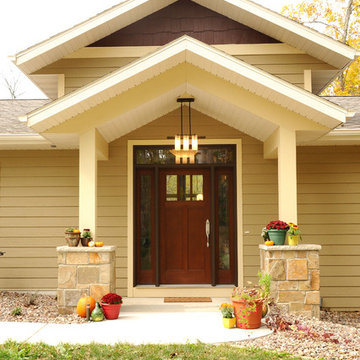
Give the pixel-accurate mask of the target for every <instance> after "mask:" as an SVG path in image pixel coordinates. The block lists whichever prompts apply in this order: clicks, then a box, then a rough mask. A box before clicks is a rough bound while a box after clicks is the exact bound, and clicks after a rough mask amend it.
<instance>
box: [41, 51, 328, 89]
mask: <svg viewBox="0 0 360 360" xmlns="http://www.w3.org/2000/svg"><path fill="white" fill-rule="evenodd" d="M104 51H106V49H105V50H104ZM264 51H265V50H264ZM236 57H237V58H238V59H240V60H242V61H244V62H246V63H248V64H251V65H254V66H256V67H258V68H260V69H262V70H264V71H266V72H268V73H270V74H272V75H275V76H278V77H280V78H281V79H283V80H286V81H288V82H290V83H292V84H294V85H296V86H299V87H304V70H332V69H334V68H333V67H332V66H330V65H328V64H326V63H324V62H322V61H321V60H318V59H316V58H314V57H312V56H310V55H306V54H268V53H267V51H266V53H264V54H261V55H259V54H257V55H238V56H236ZM136 59H138V58H135V57H113V58H108V57H103V58H101V57H98V58H73V59H61V60H59V61H56V62H55V63H53V64H51V65H48V66H47V67H45V68H43V69H40V70H38V71H36V72H35V73H34V74H64V76H65V94H67V93H69V92H72V91H74V90H76V89H79V88H80V87H82V86H84V85H86V84H89V83H90V82H92V81H95V80H97V79H98V78H100V77H102V76H104V75H107V74H109V73H111V72H113V71H115V70H117V69H119V68H121V67H123V66H125V65H126V64H129V63H130V62H132V61H134V60H136Z"/></svg>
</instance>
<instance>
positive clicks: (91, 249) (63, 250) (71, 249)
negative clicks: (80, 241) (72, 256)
mask: <svg viewBox="0 0 360 360" xmlns="http://www.w3.org/2000/svg"><path fill="white" fill-rule="evenodd" d="M115 250H116V246H114V245H110V246H101V247H95V246H94V247H88V246H78V247H74V246H67V245H65V246H58V247H57V248H56V251H57V252H60V253H70V252H72V253H81V252H84V253H104V252H112V251H115Z"/></svg>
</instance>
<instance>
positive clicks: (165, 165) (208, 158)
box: [134, 145, 237, 286]
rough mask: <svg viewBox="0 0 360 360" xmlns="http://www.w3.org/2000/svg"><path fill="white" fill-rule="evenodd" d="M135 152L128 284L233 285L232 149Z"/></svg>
mask: <svg viewBox="0 0 360 360" xmlns="http://www.w3.org/2000/svg"><path fill="white" fill-rule="evenodd" d="M169 150H170V147H166V146H162V147H155V146H154V147H143V146H139V147H135V149H134V166H135V169H134V171H135V173H134V175H135V178H134V179H135V181H134V203H135V206H134V217H135V223H134V265H135V266H134V286H138V285H155V286H162V285H176V284H179V285H183V284H204V285H209V286H210V285H211V286H216V285H220V284H237V273H236V269H237V242H236V235H235V234H236V223H235V220H234V219H235V218H236V215H235V214H236V202H235V199H236V189H235V184H236V181H235V164H236V161H235V160H236V159H235V151H234V147H233V146H231V145H223V146H221V145H220V146H209V147H200V148H199V151H198V153H197V155H196V163H195V164H180V165H178V164H175V159H174V156H173V155H172V154H171V152H170V151H169Z"/></svg>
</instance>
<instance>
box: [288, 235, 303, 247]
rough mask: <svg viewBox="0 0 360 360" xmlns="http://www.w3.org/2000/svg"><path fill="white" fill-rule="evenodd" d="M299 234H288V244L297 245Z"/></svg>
mask: <svg viewBox="0 0 360 360" xmlns="http://www.w3.org/2000/svg"><path fill="white" fill-rule="evenodd" d="M299 237H300V236H299V235H288V244H289V245H292V246H296V245H299Z"/></svg>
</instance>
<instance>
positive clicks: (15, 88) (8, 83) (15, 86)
mask: <svg viewBox="0 0 360 360" xmlns="http://www.w3.org/2000/svg"><path fill="white" fill-rule="evenodd" d="M2 81H3V84H4V86H5V87H6V88H7V90H8V91H9V93H10V97H11V99H17V98H18V97H19V96H21V95H23V94H24V91H21V89H20V88H21V86H22V85H21V79H20V75H19V74H15V73H14V72H13V70H12V69H9V71H8V72H7V74H6V75H2Z"/></svg>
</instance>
